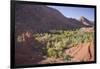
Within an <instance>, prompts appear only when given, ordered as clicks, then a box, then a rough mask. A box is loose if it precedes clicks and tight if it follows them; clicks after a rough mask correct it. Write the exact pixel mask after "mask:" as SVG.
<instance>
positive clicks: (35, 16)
mask: <svg viewBox="0 0 100 69" xmlns="http://www.w3.org/2000/svg"><path fill="white" fill-rule="evenodd" d="M15 10H16V12H15V22H16V23H15V30H16V31H15V33H16V34H18V33H21V32H24V31H32V32H34V33H36V32H46V31H48V30H72V29H77V28H81V27H88V26H89V25H90V22H89V21H88V20H87V19H86V18H84V17H81V19H80V21H79V20H76V19H73V18H67V17H65V16H64V15H62V14H61V13H60V12H59V11H58V10H56V9H54V8H50V7H47V6H44V5H29V4H23V5H21V4H16V9H15ZM66 12H67V11H66ZM88 22H89V23H88ZM85 23H86V24H85Z"/></svg>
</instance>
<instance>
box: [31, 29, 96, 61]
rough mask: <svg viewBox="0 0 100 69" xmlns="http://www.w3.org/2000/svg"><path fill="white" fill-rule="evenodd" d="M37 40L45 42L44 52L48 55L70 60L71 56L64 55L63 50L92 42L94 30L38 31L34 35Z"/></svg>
mask: <svg viewBox="0 0 100 69" xmlns="http://www.w3.org/2000/svg"><path fill="white" fill-rule="evenodd" d="M33 36H34V38H35V39H36V40H38V41H39V42H41V43H44V44H45V47H44V48H43V53H44V55H46V56H47V57H55V58H63V59H64V60H70V58H71V57H70V56H64V54H63V52H64V50H65V49H68V48H70V47H73V46H77V45H78V44H81V43H87V42H92V41H93V40H94V39H93V38H94V37H93V36H94V34H93V32H82V31H80V30H76V31H57V32H56V31H55V32H54V31H53V32H52V31H50V32H49V33H41V34H39V33H37V34H34V35H33Z"/></svg>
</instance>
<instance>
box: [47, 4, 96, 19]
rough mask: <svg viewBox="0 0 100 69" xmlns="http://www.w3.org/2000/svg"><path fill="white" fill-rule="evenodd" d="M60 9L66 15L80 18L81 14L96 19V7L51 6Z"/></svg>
mask: <svg viewBox="0 0 100 69" xmlns="http://www.w3.org/2000/svg"><path fill="white" fill-rule="evenodd" d="M49 7H52V8H55V9H57V10H59V11H60V12H61V13H62V14H63V15H64V16H66V17H69V18H75V19H79V18H80V17H81V16H84V17H86V18H87V19H89V20H92V21H94V8H83V7H64V6H49Z"/></svg>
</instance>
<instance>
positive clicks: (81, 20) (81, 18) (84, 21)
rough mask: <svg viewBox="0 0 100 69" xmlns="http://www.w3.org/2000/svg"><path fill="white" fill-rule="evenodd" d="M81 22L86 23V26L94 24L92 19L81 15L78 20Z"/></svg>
mask: <svg viewBox="0 0 100 69" xmlns="http://www.w3.org/2000/svg"><path fill="white" fill-rule="evenodd" d="M79 21H80V22H81V23H82V24H84V25H86V26H90V27H92V26H93V25H94V24H93V22H92V21H89V20H88V19H86V18H85V17H83V16H81V17H80V20H79Z"/></svg>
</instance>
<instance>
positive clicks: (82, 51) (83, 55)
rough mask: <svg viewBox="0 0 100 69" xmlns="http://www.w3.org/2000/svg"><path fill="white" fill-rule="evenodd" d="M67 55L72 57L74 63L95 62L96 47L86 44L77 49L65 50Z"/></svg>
mask: <svg viewBox="0 0 100 69" xmlns="http://www.w3.org/2000/svg"><path fill="white" fill-rule="evenodd" d="M65 55H70V56H71V57H73V58H72V62H80V61H93V60H94V45H93V43H90V42H89V43H84V44H80V45H78V46H76V47H72V48H70V49H67V50H65Z"/></svg>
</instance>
